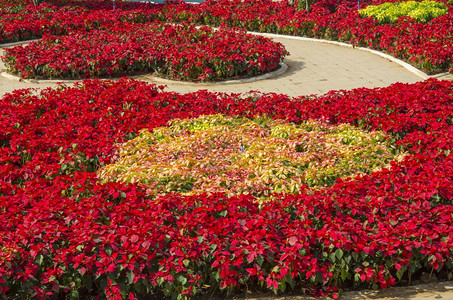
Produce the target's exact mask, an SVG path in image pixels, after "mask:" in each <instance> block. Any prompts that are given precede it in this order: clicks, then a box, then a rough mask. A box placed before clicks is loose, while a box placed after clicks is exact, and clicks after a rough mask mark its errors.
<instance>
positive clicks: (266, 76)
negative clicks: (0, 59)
mask: <svg viewBox="0 0 453 300" xmlns="http://www.w3.org/2000/svg"><path fill="white" fill-rule="evenodd" d="M279 65H280V67H279V68H278V69H277V70H274V71H272V72H268V73H264V74H262V75H259V76H254V77H249V78H244V79H237V80H225V81H218V82H200V83H197V82H189V81H176V80H170V79H165V78H161V77H158V76H152V75H151V76H150V78H152V80H153V81H155V82H157V83H162V84H177V85H195V86H196V85H197V84H203V85H206V86H209V85H224V84H238V83H251V82H255V81H259V80H265V79H271V78H274V77H277V76H279V75H281V74H283V73H285V71H286V70H288V65H286V64H285V63H283V62H281V63H279ZM0 71H1V75H2V76H3V77H5V78H7V79H11V80H16V81H21V82H29V83H74V82H80V81H82V80H84V79H90V78H81V79H59V80H58V79H22V78H20V77H19V76H16V75H13V74H10V73H8V72H6V71H4V70H0ZM141 76H143V75H133V76H127V77H130V78H134V79H140V77H141ZM119 78H120V77H116V78H109V79H112V80H115V79H119ZM102 79H105V78H102Z"/></svg>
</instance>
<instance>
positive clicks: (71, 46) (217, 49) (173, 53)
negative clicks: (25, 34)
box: [3, 22, 287, 81]
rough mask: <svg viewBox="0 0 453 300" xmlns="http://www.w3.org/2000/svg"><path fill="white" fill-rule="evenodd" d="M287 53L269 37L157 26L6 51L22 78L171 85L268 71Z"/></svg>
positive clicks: (112, 29)
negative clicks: (153, 77) (156, 78)
mask: <svg viewBox="0 0 453 300" xmlns="http://www.w3.org/2000/svg"><path fill="white" fill-rule="evenodd" d="M286 54H287V52H286V50H285V49H284V47H283V45H282V44H280V43H276V42H272V41H271V40H270V39H268V38H263V37H260V36H255V35H251V34H246V33H243V32H235V31H231V30H216V31H215V30H212V29H210V28H208V27H202V28H200V29H197V28H195V27H194V26H191V25H186V24H180V25H169V24H164V23H160V22H155V23H148V24H146V25H143V24H134V23H121V24H118V25H113V26H108V27H105V28H102V29H99V30H92V31H89V32H85V31H83V32H81V31H75V32H71V33H70V34H69V35H65V36H45V37H43V38H42V39H41V40H40V41H37V42H31V43H30V44H29V45H26V46H16V47H13V48H9V49H6V50H5V56H4V57H3V59H4V62H5V65H6V67H7V68H8V71H9V72H11V73H14V74H19V75H20V76H21V77H23V78H49V79H53V78H58V79H68V78H69V79H74V78H93V77H100V78H102V77H118V76H123V75H134V74H143V73H154V72H156V73H157V74H158V75H160V76H164V77H168V78H171V79H176V80H187V81H200V80H201V81H214V80H224V79H230V78H243V77H252V76H255V75H259V74H263V73H266V72H269V71H272V70H274V69H276V68H277V67H279V63H280V62H281V61H282V60H283V57H284V56H285V55H286Z"/></svg>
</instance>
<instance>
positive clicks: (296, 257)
mask: <svg viewBox="0 0 453 300" xmlns="http://www.w3.org/2000/svg"><path fill="white" fill-rule="evenodd" d="M452 103H453V83H452V82H448V81H437V80H428V81H425V82H419V83H415V84H395V85H392V86H390V87H387V88H379V89H365V88H362V89H356V90H353V91H339V92H330V93H328V94H326V95H324V96H320V97H300V98H297V99H292V98H289V97H287V96H284V95H276V94H255V95H249V96H247V97H245V96H240V95H228V94H214V93H209V92H206V91H199V92H196V93H191V94H185V95H180V94H176V93H169V92H162V91H160V90H159V89H157V88H156V87H155V86H153V85H149V84H146V83H143V82H138V81H133V80H126V79H122V80H119V81H116V82H111V81H99V80H91V81H85V82H84V83H83V84H80V85H77V86H75V87H71V88H69V87H63V88H60V89H48V90H45V91H43V92H41V93H40V94H39V95H33V93H31V92H29V91H26V90H20V91H15V92H13V93H12V94H8V95H6V96H4V97H3V99H2V100H1V101H0V111H1V112H2V114H1V115H0V162H1V164H0V245H1V246H0V291H1V292H2V293H6V295H7V297H12V298H14V297H16V298H17V297H22V298H23V297H26V296H33V295H36V296H44V295H46V296H50V295H54V294H58V295H59V296H62V297H63V296H65V295H72V296H74V297H77V296H78V297H82V298H83V297H85V296H86V297H88V295H102V294H104V295H105V296H107V297H109V298H114V297H121V296H122V297H126V296H128V297H132V298H134V297H136V298H139V299H140V298H143V297H144V295H145V294H148V295H149V294H153V295H155V296H156V297H163V296H172V297H175V296H177V295H180V294H186V295H189V296H193V295H195V294H198V293H199V292H200V291H201V292H207V291H206V290H207V289H213V290H214V289H218V288H220V289H221V290H230V291H231V290H234V289H236V288H241V287H243V286H244V285H247V287H248V288H251V289H255V288H258V286H262V287H263V288H264V289H269V290H271V291H275V292H277V291H284V290H285V289H289V288H291V289H296V290H298V291H302V292H304V293H308V294H312V295H317V296H319V295H324V294H331V295H334V293H336V292H337V291H338V289H339V288H350V287H354V286H357V285H361V286H363V285H370V286H371V285H373V284H377V285H378V286H380V287H383V288H385V287H387V286H389V285H394V284H395V283H396V282H397V281H399V280H404V279H405V278H408V276H409V275H408V274H412V275H413V274H416V273H417V272H420V271H429V272H438V271H440V270H441V269H442V270H444V271H445V272H447V273H448V272H452V269H453V268H452V257H453V256H452V249H453V239H452V236H451V232H452V230H453V218H452V216H453V206H452V200H453V199H452V197H453V195H452V193H451V186H453V180H452V178H453V159H452V154H451V149H452V146H453V145H452V144H453V143H452V141H453V126H452V115H453V114H452V113H453V106H452ZM74 108H77V109H74ZM215 113H222V114H227V115H243V116H252V115H256V114H267V115H270V116H272V117H274V118H279V119H287V120H289V121H293V122H300V121H301V120H305V119H322V120H324V121H326V122H329V123H332V124H337V123H345V122H346V123H351V124H355V125H357V126H361V127H364V128H368V129H382V130H384V131H386V132H387V133H388V134H390V135H391V136H392V138H393V139H394V140H395V143H396V145H397V147H403V148H405V149H406V150H407V151H409V153H410V154H409V155H408V156H406V157H405V159H404V161H402V162H400V163H395V162H394V163H392V166H391V167H390V168H389V169H383V170H381V171H379V172H375V173H372V174H369V175H366V176H362V177H359V178H355V180H349V179H343V180H339V181H338V182H337V183H336V184H335V185H333V186H332V187H329V188H326V189H323V190H318V191H313V190H310V189H308V188H305V189H303V190H301V191H300V193H298V194H295V195H274V200H273V201H270V202H264V203H262V204H258V203H257V202H256V201H255V200H256V199H254V198H253V197H252V196H247V195H240V196H238V197H233V198H227V197H226V196H225V195H223V194H214V195H211V196H207V195H195V196H190V197H189V196H181V195H176V194H169V195H166V196H163V197H160V198H158V199H151V198H149V197H148V196H147V194H146V191H145V190H144V189H143V188H142V187H140V186H138V185H124V184H120V183H106V184H100V183H99V182H98V180H97V178H96V175H95V171H96V170H97V169H98V168H99V167H100V166H102V165H104V164H106V163H109V162H110V161H111V159H112V155H113V153H115V148H116V147H117V145H118V143H122V142H124V141H125V140H127V139H131V138H133V137H134V136H135V135H136V133H137V132H138V131H139V130H140V129H142V128H148V129H152V128H154V127H157V126H163V125H165V124H166V123H167V121H169V120H171V119H173V118H190V117H196V116H199V115H201V114H215ZM352 204H353V205H352ZM207 286H209V288H208V287H207Z"/></svg>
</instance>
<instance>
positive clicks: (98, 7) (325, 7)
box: [0, 0, 453, 74]
mask: <svg viewBox="0 0 453 300" xmlns="http://www.w3.org/2000/svg"><path fill="white" fill-rule="evenodd" d="M385 1H387V0H373V1H369V0H367V1H361V2H360V7H361V8H364V7H366V6H367V5H369V4H380V3H382V2H385ZM440 1H441V2H443V3H445V5H446V6H447V7H448V13H447V14H446V15H444V16H441V17H438V18H435V19H433V20H431V21H430V22H428V23H418V22H417V21H415V20H414V19H412V18H410V17H403V18H400V19H399V20H398V21H397V22H395V23H394V24H379V23H378V21H376V20H375V19H373V18H361V17H360V16H359V14H358V12H357V1H355V0H347V1H332V0H320V1H318V2H317V3H315V4H314V5H313V7H312V8H311V11H310V12H307V11H297V10H296V9H295V8H296V7H295V6H289V5H288V4H287V3H286V2H285V1H271V0H261V1H255V0H245V1H242V0H241V1H230V0H222V1H206V2H204V3H202V4H199V5H190V4H186V3H177V2H176V3H170V4H167V5H140V4H138V3H134V4H130V3H129V4H125V3H121V2H120V4H119V5H118V9H117V10H115V11H113V10H112V3H110V2H109V1H65V2H61V1H57V0H55V1H52V2H53V3H54V4H55V5H49V4H42V5H40V6H39V7H37V8H36V7H34V6H31V5H29V6H24V5H23V4H16V5H12V4H5V0H3V1H2V3H1V4H0V13H2V20H1V21H0V42H6V41H15V40H24V39H30V38H35V37H40V36H41V35H42V34H43V33H47V34H66V33H67V32H68V30H70V29H73V28H97V27H99V26H101V25H102V24H111V23H114V22H119V21H121V22H122V21H124V20H127V21H131V20H134V21H137V22H149V21H152V20H154V19H156V18H159V19H161V20H164V21H173V22H185V21H188V22H191V23H196V24H204V25H211V26H228V27H234V28H237V27H240V28H243V29H247V30H253V31H261V32H275V33H280V34H288V35H299V36H308V37H315V38H322V39H330V40H338V41H343V42H347V43H351V44H353V45H356V46H364V47H369V48H372V49H378V50H382V51H384V52H387V53H389V54H390V55H393V56H395V57H397V58H400V59H402V60H405V61H407V62H408V63H410V64H412V65H414V66H415V67H417V68H420V69H421V70H423V71H425V72H427V73H429V74H434V73H439V72H445V71H448V70H452V69H453V60H452V57H453V42H452V36H451V32H453V5H452V3H451V1H450V2H449V1H448V0H440ZM24 2H25V3H27V2H26V1H24ZM20 5H22V6H20ZM296 6H297V5H296Z"/></svg>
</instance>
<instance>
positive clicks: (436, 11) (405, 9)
mask: <svg viewBox="0 0 453 300" xmlns="http://www.w3.org/2000/svg"><path fill="white" fill-rule="evenodd" d="M447 12H448V8H447V6H446V5H445V4H443V3H441V2H436V1H429V0H425V1H423V2H416V1H403V2H394V3H391V2H386V3H383V4H380V5H369V6H367V8H365V9H361V10H359V15H360V16H361V17H373V18H375V19H377V20H378V21H379V23H394V22H396V21H397V20H398V19H399V18H401V17H405V16H409V17H411V18H413V19H415V20H416V21H418V22H423V23H426V22H428V21H431V20H432V19H434V18H437V17H440V16H443V15H445V14H446V13H447Z"/></svg>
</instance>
